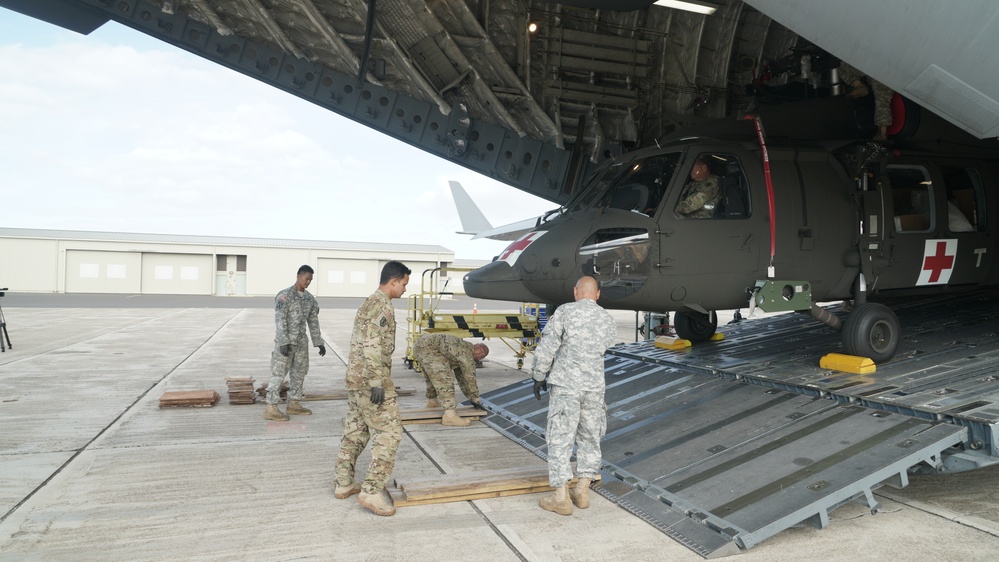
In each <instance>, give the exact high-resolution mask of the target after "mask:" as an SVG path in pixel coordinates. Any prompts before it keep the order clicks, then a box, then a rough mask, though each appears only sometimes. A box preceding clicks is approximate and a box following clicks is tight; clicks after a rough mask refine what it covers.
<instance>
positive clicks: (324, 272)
mask: <svg viewBox="0 0 999 562" xmlns="http://www.w3.org/2000/svg"><path fill="white" fill-rule="evenodd" d="M380 274H381V265H380V264H379V263H378V260H363V259H361V260H350V259H336V258H319V269H318V270H317V271H316V275H315V276H314V277H313V279H312V285H311V286H310V287H309V291H310V292H311V293H312V294H314V295H316V296H322V297H366V296H368V295H370V294H371V293H373V292H374V291H375V289H377V288H378V276H379V275H380Z"/></svg>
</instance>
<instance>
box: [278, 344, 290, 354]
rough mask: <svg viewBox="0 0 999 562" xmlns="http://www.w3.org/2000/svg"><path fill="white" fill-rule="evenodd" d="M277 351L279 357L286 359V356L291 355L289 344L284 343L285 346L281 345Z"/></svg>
mask: <svg viewBox="0 0 999 562" xmlns="http://www.w3.org/2000/svg"><path fill="white" fill-rule="evenodd" d="M278 351H280V352H281V355H284V356H285V357H287V356H288V354H289V353H291V344H290V343H286V344H284V345H282V346H281V347H279V348H278Z"/></svg>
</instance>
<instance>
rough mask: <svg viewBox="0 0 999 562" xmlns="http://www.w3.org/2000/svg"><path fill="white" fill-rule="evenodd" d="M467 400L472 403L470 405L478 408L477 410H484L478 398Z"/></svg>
mask: <svg viewBox="0 0 999 562" xmlns="http://www.w3.org/2000/svg"><path fill="white" fill-rule="evenodd" d="M469 402H471V403H472V406H473V407H474V408H476V409H479V410H485V408H483V407H482V402H479V401H478V400H469Z"/></svg>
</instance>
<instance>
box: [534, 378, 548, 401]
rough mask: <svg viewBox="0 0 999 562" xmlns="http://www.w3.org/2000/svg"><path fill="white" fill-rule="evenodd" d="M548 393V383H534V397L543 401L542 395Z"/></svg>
mask: <svg viewBox="0 0 999 562" xmlns="http://www.w3.org/2000/svg"><path fill="white" fill-rule="evenodd" d="M542 392H548V383H547V382H545V381H539V380H535V381H534V397H535V398H537V399H538V400H541V393H542Z"/></svg>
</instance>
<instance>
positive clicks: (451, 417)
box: [413, 334, 489, 427]
mask: <svg viewBox="0 0 999 562" xmlns="http://www.w3.org/2000/svg"><path fill="white" fill-rule="evenodd" d="M486 355H489V348H488V347H486V344H484V343H477V344H474V345H473V344H472V343H469V342H467V341H465V340H462V339H458V338H456V337H454V336H450V335H447V334H423V335H421V336H420V337H418V338H416V342H415V343H414V344H413V358H414V359H416V360H417V361H418V362H419V364H420V369H422V370H423V376H424V377H426V379H427V408H437V407H441V408H443V409H444V414H443V415H442V416H441V425H449V426H456V427H466V426H468V425H470V422H469V421H468V420H466V419H464V418H462V417H461V416H459V415H458V414H457V413H456V412H455V408H456V407H457V403H456V401H455V398H454V383H455V380H457V381H458V386H459V387H460V388H461V392H462V394H464V395H465V398H468V399H469V400H470V401H471V402H472V405H474V406H475V407H477V408H481V407H482V404H481V403H480V402H479V385H478V384H477V383H476V382H475V362H476V361H482V359H483V358H485V356H486Z"/></svg>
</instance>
